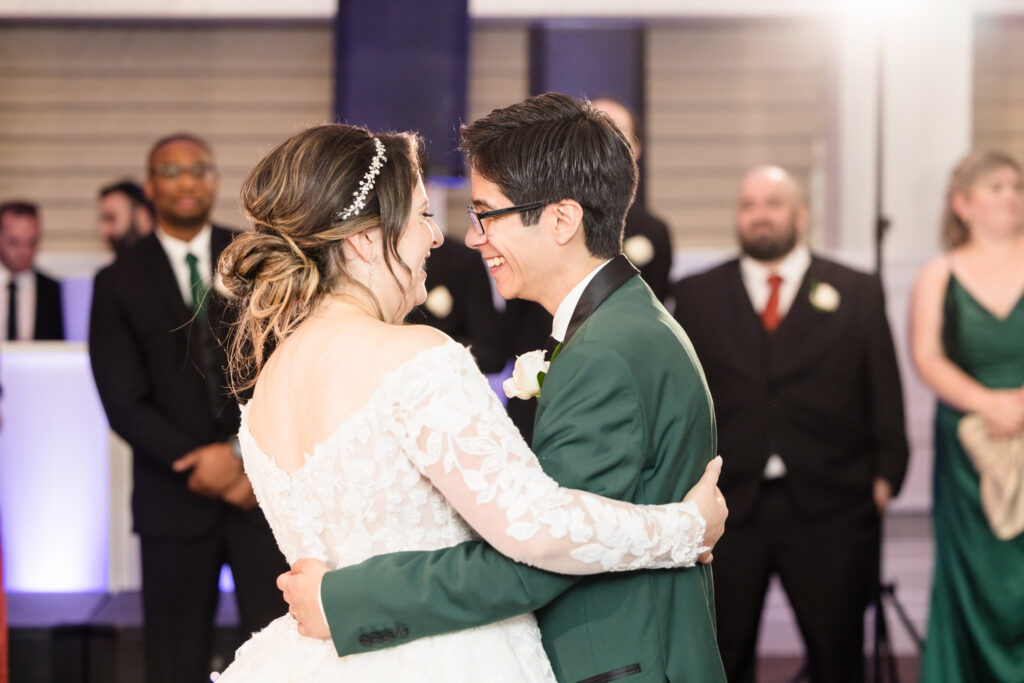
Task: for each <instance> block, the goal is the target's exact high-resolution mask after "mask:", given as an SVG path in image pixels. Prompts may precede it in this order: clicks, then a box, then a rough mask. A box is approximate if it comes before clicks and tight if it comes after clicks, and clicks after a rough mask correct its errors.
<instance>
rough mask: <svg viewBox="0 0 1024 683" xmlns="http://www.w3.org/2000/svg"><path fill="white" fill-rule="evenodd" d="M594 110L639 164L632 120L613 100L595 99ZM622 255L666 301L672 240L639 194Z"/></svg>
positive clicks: (638, 138) (638, 135) (638, 144)
mask: <svg viewBox="0 0 1024 683" xmlns="http://www.w3.org/2000/svg"><path fill="white" fill-rule="evenodd" d="M594 106H595V107H597V108H598V109H600V110H601V111H603V112H604V113H605V114H608V116H610V117H611V119H612V121H614V122H615V125H617V126H618V127H619V130H621V131H622V134H623V135H625V136H626V139H627V140H629V143H630V145H631V146H632V148H633V159H634V160H636V161H639V159H640V152H641V150H642V144H641V132H640V130H639V128H638V125H637V120H636V116H634V115H633V112H631V111H630V110H629V109H628V108H626V106H625V105H623V104H622V103H621V102H618V101H616V100H612V99H607V98H599V99H596V100H594ZM622 252H623V253H624V254H625V255H626V257H627V258H629V260H630V261H632V262H633V265H635V266H636V267H637V268H639V269H640V276H641V277H642V278H643V279H644V281H646V282H647V285H648V286H649V287H650V288H651V289H652V290H653V291H654V295H655V296H657V297H658V299H660V300H661V301H662V302H664V301H665V299H666V298H667V297H668V290H669V286H668V277H669V272H670V271H671V270H672V239H671V237H670V236H669V231H668V226H667V225H666V224H665V221H663V220H661V219H660V218H658V217H657V216H655V215H654V214H652V213H650V212H649V211H648V210H647V207H646V203H645V202H644V194H643V192H640V191H638V192H637V195H636V201H635V202H633V205H632V206H630V207H629V212H628V213H627V214H626V232H625V234H624V235H623V241H622Z"/></svg>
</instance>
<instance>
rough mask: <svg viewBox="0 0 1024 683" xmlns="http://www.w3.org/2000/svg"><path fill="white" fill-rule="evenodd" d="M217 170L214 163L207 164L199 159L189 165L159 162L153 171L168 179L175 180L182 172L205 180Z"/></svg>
mask: <svg viewBox="0 0 1024 683" xmlns="http://www.w3.org/2000/svg"><path fill="white" fill-rule="evenodd" d="M216 171H217V169H216V168H214V166H213V164H207V163H205V162H202V161H197V162H196V163H194V164H190V165H188V166H182V165H181V164H157V165H156V166H154V167H153V173H155V174H156V175H158V176H160V177H161V178H166V179H167V180H174V179H175V178H178V177H180V176H181V174H182V173H188V174H189V175H190V176H192V177H193V178H195V179H196V180H203V179H204V178H206V176H207V175H208V174H213V173H216Z"/></svg>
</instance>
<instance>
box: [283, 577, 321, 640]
mask: <svg viewBox="0 0 1024 683" xmlns="http://www.w3.org/2000/svg"><path fill="white" fill-rule="evenodd" d="M328 569H330V568H329V567H328V566H327V565H326V564H324V563H323V562H321V561H319V560H311V559H301V560H296V562H295V564H293V565H292V570H291V571H290V572H285V573H284V574H281V575H280V576H278V577H277V587H278V588H279V589H280V590H281V592H282V593H284V600H285V602H287V603H288V613H289V614H290V615H292V619H294V620H295V621H297V622H298V624H299V635H303V636H308V637H310V638H319V639H321V640H328V639H330V637H331V630H330V628H328V626H327V622H326V621H324V615H323V613H322V612H321V611H320V581H321V580H322V579H323V577H324V574H326V573H327V570H328Z"/></svg>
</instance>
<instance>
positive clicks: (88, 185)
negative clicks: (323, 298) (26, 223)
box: [0, 20, 826, 253]
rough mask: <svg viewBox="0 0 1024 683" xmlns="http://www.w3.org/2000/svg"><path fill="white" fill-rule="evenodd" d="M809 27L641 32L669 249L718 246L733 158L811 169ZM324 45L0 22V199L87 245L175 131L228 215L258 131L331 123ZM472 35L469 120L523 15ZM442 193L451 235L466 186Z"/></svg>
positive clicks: (517, 57) (261, 35)
mask: <svg viewBox="0 0 1024 683" xmlns="http://www.w3.org/2000/svg"><path fill="white" fill-rule="evenodd" d="M820 36H821V32H820V31H819V30H816V23H815V22H814V21H811V20H793V21H767V22H765V21H758V22H754V21H741V22H726V21H718V22H688V23H684V22H669V23H668V24H662V25H658V26H654V27H652V28H651V30H650V32H649V34H648V45H647V50H648V54H647V58H648V64H649V65H650V69H649V73H648V79H649V80H648V84H647V85H648V93H649V94H648V97H649V101H648V121H647V125H648V138H649V146H648V151H647V153H648V177H647V183H648V196H649V201H650V204H651V206H652V208H653V209H654V210H655V211H656V212H657V213H659V214H661V215H663V216H664V217H665V218H666V220H667V221H668V223H669V224H670V226H671V227H672V229H673V233H674V234H673V237H674V241H675V245H676V247H677V248H684V247H727V246H730V245H731V243H732V228H731V224H732V217H731V213H732V197H733V193H734V190H735V183H736V180H737V178H738V176H739V174H740V173H741V172H742V170H743V169H744V168H745V167H747V166H749V165H751V164H754V163H764V162H767V161H774V162H778V163H782V164H785V165H787V166H789V167H790V168H792V169H793V170H794V172H795V173H796V174H797V175H798V176H799V177H800V178H802V179H804V180H805V181H808V182H810V181H811V178H812V175H813V172H814V169H815V162H816V156H815V153H816V152H815V150H816V149H820V145H821V143H822V139H823V135H824V133H823V130H824V125H825V118H824V115H825V103H824V102H825V98H824V94H823V89H824V77H823V70H824V68H825V67H824V66H823V64H824V63H825V61H826V60H824V59H823V58H822V53H823V51H824V45H823V41H822V39H821V37H820ZM332 40H333V36H332V26H331V24H330V22H325V21H305V22H290V23H281V22H277V23H269V22H249V23H237V22H236V23H225V22H213V23H211V22H191V23H189V22H171V23H164V24H156V23H152V22H150V23H138V22H122V23H112V22H106V23H102V22H83V23H67V24H62V23H52V24H22V25H8V26H6V27H4V28H2V29H0V198H10V197H27V198H31V199H34V200H36V201H38V202H39V203H40V204H41V206H42V208H43V212H44V226H45V236H44V243H43V249H44V250H45V251H48V252H51V253H52V252H98V251H102V250H103V249H104V247H103V244H102V243H101V241H100V240H99V239H98V238H97V237H96V231H95V217H94V213H95V211H94V205H95V195H96V192H97V190H98V189H99V188H100V186H102V185H103V184H105V183H108V182H111V181H114V180H118V179H120V178H123V177H131V178H135V179H136V180H140V179H141V177H142V173H143V170H144V157H145V153H146V151H147V149H148V147H149V145H150V144H151V143H152V141H153V140H155V139H156V138H157V137H159V136H160V135H163V134H166V133H169V132H172V131H178V130H189V131H193V132H195V133H197V134H199V135H202V136H204V137H207V138H208V139H209V140H210V141H211V143H212V144H213V146H214V148H215V151H216V154H217V161H218V165H219V167H220V169H221V175H222V178H221V190H220V193H219V200H218V203H217V207H216V210H215V213H214V217H215V219H216V220H217V221H219V222H223V223H226V224H229V225H235V226H241V225H242V224H243V222H244V221H243V218H242V216H241V214H240V211H239V209H238V202H237V196H238V189H239V186H240V183H241V180H242V178H243V177H244V174H245V173H246V171H247V170H248V169H249V168H250V167H251V166H252V165H253V164H254V163H255V162H256V161H257V160H258V159H259V157H260V156H261V155H262V154H263V153H264V152H266V151H267V150H268V149H269V148H270V146H272V145H273V144H274V143H276V142H278V141H280V140H281V139H283V138H284V137H286V136H287V135H288V134H290V133H292V132H294V131H296V130H298V129H300V128H302V127H304V126H307V125H311V124H314V123H319V122H322V121H326V120H328V119H329V117H330V110H331V92H332V77H333V74H332V63H333V49H332ZM471 40H472V42H471V47H470V55H471V56H470V78H469V111H468V115H469V117H470V119H472V118H476V117H478V116H481V115H483V114H486V113H487V112H488V111H490V110H491V109H493V108H495V107H499V106H503V105H506V104H509V103H512V102H515V101H517V100H520V99H522V98H523V97H525V96H526V95H527V94H528V88H529V83H528V72H529V68H528V66H529V53H528V30H527V26H526V25H525V24H523V23H509V22H478V24H477V25H476V27H475V28H474V30H473V33H472V39H471ZM816 146H817V147H816ZM448 194H449V197H448V200H449V201H448V206H449V215H450V216H451V225H450V231H451V233H452V235H453V236H455V237H458V236H461V235H462V233H463V232H464V230H465V225H464V222H465V221H464V220H463V218H462V213H463V209H464V206H465V204H466V201H467V198H468V191H467V190H466V189H465V188H462V189H456V190H454V191H452V192H449V193H448Z"/></svg>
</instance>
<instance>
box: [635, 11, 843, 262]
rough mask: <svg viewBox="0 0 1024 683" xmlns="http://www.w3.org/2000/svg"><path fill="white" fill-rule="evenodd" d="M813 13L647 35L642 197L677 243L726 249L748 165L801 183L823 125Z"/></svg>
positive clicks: (818, 30)
mask: <svg viewBox="0 0 1024 683" xmlns="http://www.w3.org/2000/svg"><path fill="white" fill-rule="evenodd" d="M825 35H826V32H825V31H823V30H822V23H821V22H820V21H812V20H800V19H795V20H785V21H776V20H769V21H755V20H745V21H725V20H718V21H691V22H686V23H683V22H677V23H674V24H673V23H668V24H667V25H664V24H662V25H655V26H653V27H652V28H651V29H650V30H649V32H648V34H647V64H648V74H647V78H648V80H647V178H646V182H647V198H648V204H649V205H650V207H651V209H652V211H654V212H655V213H657V214H659V215H661V216H662V217H663V218H664V219H665V220H666V222H667V223H668V224H669V226H670V227H671V229H672V233H673V241H674V243H675V247H676V249H681V248H692V247H713V248H718V247H730V246H732V244H733V243H734V238H733V207H734V204H735V195H736V186H737V184H738V182H739V178H740V176H741V175H742V174H743V171H744V170H745V169H747V168H749V167H750V166H753V165H756V164H765V163H776V164H780V165H782V166H784V167H786V168H788V169H789V170H790V171H791V172H792V173H793V174H794V175H795V176H796V177H797V178H798V179H800V180H801V181H802V183H803V184H804V187H805V190H810V189H811V186H812V180H813V179H814V178H815V176H816V175H817V174H820V173H821V171H822V169H821V166H822V164H823V158H822V155H821V154H820V152H821V150H823V148H824V141H825V137H826V126H827V123H828V118H827V114H828V98H827V92H826V69H827V68H828V63H829V60H828V59H827V54H828V50H827V45H826V43H825V39H824V37H825Z"/></svg>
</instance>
